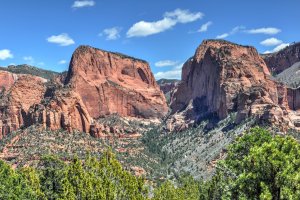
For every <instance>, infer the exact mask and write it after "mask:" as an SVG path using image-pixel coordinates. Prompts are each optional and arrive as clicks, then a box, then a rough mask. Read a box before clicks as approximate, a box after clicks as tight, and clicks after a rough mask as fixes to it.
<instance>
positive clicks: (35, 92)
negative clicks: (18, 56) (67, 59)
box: [0, 73, 46, 138]
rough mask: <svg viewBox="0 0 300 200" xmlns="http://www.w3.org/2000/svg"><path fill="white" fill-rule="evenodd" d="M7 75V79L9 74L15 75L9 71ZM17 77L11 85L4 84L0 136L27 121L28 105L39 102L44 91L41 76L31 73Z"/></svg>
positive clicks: (0, 99)
mask: <svg viewBox="0 0 300 200" xmlns="http://www.w3.org/2000/svg"><path fill="white" fill-rule="evenodd" d="M7 76H8V78H7V79H8V80H10V77H11V76H13V77H16V75H12V74H10V73H8V74H7ZM17 77H18V78H15V79H13V81H12V82H11V85H6V87H7V91H5V93H4V94H3V96H1V98H0V138H2V136H4V135H6V134H8V133H10V132H11V131H14V130H17V129H19V128H20V127H22V126H24V125H25V124H27V123H28V118H27V115H28V111H29V108H30V106H31V105H33V104H38V103H40V102H41V100H42V99H43V97H44V93H45V91H46V87H45V84H44V83H45V81H46V80H45V79H43V78H40V77H36V76H31V75H20V76H17ZM4 80H5V79H4ZM2 86H3V85H2Z"/></svg>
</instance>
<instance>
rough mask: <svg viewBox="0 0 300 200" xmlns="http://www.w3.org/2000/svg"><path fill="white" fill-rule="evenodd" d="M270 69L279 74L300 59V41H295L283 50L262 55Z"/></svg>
mask: <svg viewBox="0 0 300 200" xmlns="http://www.w3.org/2000/svg"><path fill="white" fill-rule="evenodd" d="M262 57H263V59H264V61H265V63H266V64H267V66H268V68H269V69H270V71H271V72H272V73H274V74H279V73H281V72H282V71H284V70H285V69H287V68H289V67H290V66H292V65H293V64H295V63H296V62H299V61H300V42H298V43H294V44H292V45H290V46H288V47H286V48H284V49H282V50H281V51H278V52H276V53H271V54H265V55H262Z"/></svg>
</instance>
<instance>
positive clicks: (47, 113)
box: [28, 90, 91, 133]
mask: <svg viewBox="0 0 300 200" xmlns="http://www.w3.org/2000/svg"><path fill="white" fill-rule="evenodd" d="M28 118H29V120H30V122H31V124H42V125H43V127H44V128H47V127H48V128H49V129H50V130H59V129H65V130H68V131H69V132H72V131H73V130H78V131H81V132H86V133H89V132H90V125H91V117H90V115H89V113H88V111H87V109H86V107H85V105H84V104H83V102H82V100H81V98H80V96H79V95H78V94H77V93H75V92H72V91H62V90H59V91H56V92H55V95H54V96H53V97H51V99H49V100H48V102H47V103H45V104H36V105H33V106H32V107H31V108H30V111H29V116H28Z"/></svg>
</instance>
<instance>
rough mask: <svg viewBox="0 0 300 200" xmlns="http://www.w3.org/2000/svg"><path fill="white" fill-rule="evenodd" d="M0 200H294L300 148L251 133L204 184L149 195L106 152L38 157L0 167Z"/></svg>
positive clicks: (299, 194) (170, 186)
mask: <svg viewBox="0 0 300 200" xmlns="http://www.w3.org/2000/svg"><path fill="white" fill-rule="evenodd" d="M0 199H61V200H62V199H86V200H88V199H105V200H113V199H117V200H127V199H128V200H129V199H136V200H140V199H154V200H181V199H183V200H198V199H200V200H201V199H204V200H205V199H247V200H248V199H264V200H268V199H270V200H279V199H296V200H297V199H300V145H299V143H298V142H297V141H296V140H295V139H294V138H292V137H289V136H287V137H285V136H272V135H271V134H270V133H269V132H268V131H266V130H264V129H261V128H254V129H251V130H250V131H249V133H248V134H245V135H244V136H242V137H240V138H238V139H237V140H236V141H235V142H234V143H233V144H232V145H230V146H229V147H228V152H227V157H226V159H225V160H223V161H220V162H219V163H218V165H217V170H216V174H215V175H214V177H213V178H212V179H211V180H209V181H206V182H201V181H196V180H194V179H193V178H191V177H189V176H187V177H182V178H180V179H179V180H178V181H176V182H174V183H173V182H171V181H167V182H165V183H163V184H161V185H160V186H159V187H157V188H155V189H154V190H153V191H151V192H149V191H148V190H147V187H146V185H145V181H144V180H143V179H142V178H138V177H135V176H133V175H131V174H130V173H129V172H127V171H125V170H123V169H122V167H121V165H120V163H119V162H118V161H117V160H116V159H115V157H114V155H113V154H112V153H111V152H110V151H108V152H106V153H104V154H103V156H102V158H101V159H100V160H97V159H95V158H91V157H88V158H86V160H85V161H81V160H79V159H78V158H74V159H73V160H72V161H71V162H69V163H68V164H66V163H65V162H63V161H61V160H59V159H57V158H55V157H52V156H50V157H49V156H48V157H44V158H43V159H42V160H41V162H40V167H39V168H37V169H32V168H28V167H27V168H23V169H20V170H13V169H11V167H10V166H8V165H7V164H5V163H4V162H2V161H0Z"/></svg>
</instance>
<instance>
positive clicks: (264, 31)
mask: <svg viewBox="0 0 300 200" xmlns="http://www.w3.org/2000/svg"><path fill="white" fill-rule="evenodd" d="M245 32H246V33H250V34H266V35H275V34H277V33H280V32H281V30H280V29H278V28H274V27H267V28H257V29H250V30H246V31H245Z"/></svg>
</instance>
